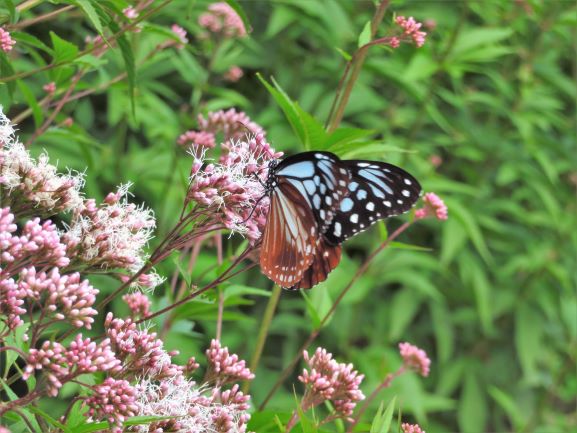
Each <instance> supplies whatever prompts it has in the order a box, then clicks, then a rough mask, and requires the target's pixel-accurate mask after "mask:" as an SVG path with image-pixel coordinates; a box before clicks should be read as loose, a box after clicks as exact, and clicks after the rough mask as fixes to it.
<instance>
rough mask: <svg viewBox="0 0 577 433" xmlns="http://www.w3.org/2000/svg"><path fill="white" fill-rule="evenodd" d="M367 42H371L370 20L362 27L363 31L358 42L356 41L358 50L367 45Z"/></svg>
mask: <svg viewBox="0 0 577 433" xmlns="http://www.w3.org/2000/svg"><path fill="white" fill-rule="evenodd" d="M369 42H371V21H370V20H369V21H367V23H366V24H365V26H364V27H363V31H362V32H361V34H360V35H359V40H358V43H357V46H358V47H359V48H360V47H362V46H363V45H366V44H368V43H369Z"/></svg>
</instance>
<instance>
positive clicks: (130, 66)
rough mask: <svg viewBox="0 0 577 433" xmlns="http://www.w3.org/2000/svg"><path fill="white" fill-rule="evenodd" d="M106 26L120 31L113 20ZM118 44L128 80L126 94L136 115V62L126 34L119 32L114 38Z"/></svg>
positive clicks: (115, 31) (114, 30)
mask: <svg viewBox="0 0 577 433" xmlns="http://www.w3.org/2000/svg"><path fill="white" fill-rule="evenodd" d="M108 26H109V27H110V29H111V30H112V31H113V32H114V33H118V32H120V27H119V26H118V24H117V23H116V22H114V21H109V23H108ZM116 42H117V43H118V46H119V47H120V52H121V54H122V58H123V60H124V67H125V69H126V77H127V81H128V96H129V99H130V106H131V108H132V115H133V116H134V117H136V104H135V102H134V96H135V91H136V64H135V61H134V54H133V52H132V47H131V46H130V43H129V42H128V39H127V38H126V34H121V35H119V36H118V38H117V39H116Z"/></svg>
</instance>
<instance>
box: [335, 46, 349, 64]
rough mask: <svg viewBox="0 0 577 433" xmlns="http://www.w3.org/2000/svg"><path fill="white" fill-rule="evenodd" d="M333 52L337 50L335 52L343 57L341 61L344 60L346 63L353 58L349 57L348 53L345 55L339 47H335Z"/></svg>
mask: <svg viewBox="0 0 577 433" xmlns="http://www.w3.org/2000/svg"><path fill="white" fill-rule="evenodd" d="M335 50H337V52H338V53H339V54H340V55H341V56H343V59H345V60H346V61H347V62H350V61H351V59H352V58H353V56H351V55H350V54H349V53H347V52H346V51H345V50H342V49H340V48H339V47H335Z"/></svg>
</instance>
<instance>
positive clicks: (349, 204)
mask: <svg viewBox="0 0 577 433" xmlns="http://www.w3.org/2000/svg"><path fill="white" fill-rule="evenodd" d="M353 205H354V203H353V201H352V200H351V199H350V198H348V197H347V198H344V199H343V201H341V212H348V211H350V210H351V209H352V208H353Z"/></svg>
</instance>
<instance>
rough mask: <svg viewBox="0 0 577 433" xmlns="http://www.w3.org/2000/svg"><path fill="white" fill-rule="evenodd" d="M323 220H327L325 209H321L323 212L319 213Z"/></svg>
mask: <svg viewBox="0 0 577 433" xmlns="http://www.w3.org/2000/svg"><path fill="white" fill-rule="evenodd" d="M319 214H320V216H321V219H322V220H324V219H325V211H324V209H321V211H320V212H319Z"/></svg>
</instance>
